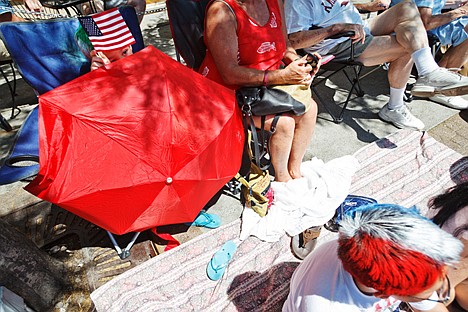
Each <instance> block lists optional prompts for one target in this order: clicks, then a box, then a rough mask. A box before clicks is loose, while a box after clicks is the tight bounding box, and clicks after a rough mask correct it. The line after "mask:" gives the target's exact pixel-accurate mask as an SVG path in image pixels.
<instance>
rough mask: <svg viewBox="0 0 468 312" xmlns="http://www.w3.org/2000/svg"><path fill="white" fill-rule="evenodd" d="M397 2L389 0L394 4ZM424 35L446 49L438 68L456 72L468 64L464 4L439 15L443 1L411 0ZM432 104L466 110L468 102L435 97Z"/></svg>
mask: <svg viewBox="0 0 468 312" xmlns="http://www.w3.org/2000/svg"><path fill="white" fill-rule="evenodd" d="M399 2H401V0H392V3H391V5H392V6H393V5H395V4H397V3H399ZM414 2H415V3H416V5H417V6H418V9H419V13H420V15H421V20H422V21H423V24H424V26H425V27H426V29H427V31H428V33H430V34H432V35H435V36H436V37H437V38H438V39H439V41H440V43H441V44H442V45H446V46H450V47H449V48H448V50H447V51H446V52H445V53H444V55H443V57H442V59H441V60H440V61H439V66H440V67H445V68H448V69H452V68H453V69H459V68H461V67H462V66H463V65H464V64H466V63H468V40H467V38H468V2H466V1H459V0H457V1H456V2H455V5H456V6H457V7H456V8H455V9H452V10H448V11H445V10H444V12H442V10H443V9H444V7H445V6H446V0H414ZM430 99H431V100H433V101H434V102H437V103H440V104H444V105H446V106H449V107H452V108H456V109H467V108H468V101H467V100H465V99H463V98H462V97H448V96H443V95H436V96H433V97H430Z"/></svg>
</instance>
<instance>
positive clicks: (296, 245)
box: [291, 226, 322, 260]
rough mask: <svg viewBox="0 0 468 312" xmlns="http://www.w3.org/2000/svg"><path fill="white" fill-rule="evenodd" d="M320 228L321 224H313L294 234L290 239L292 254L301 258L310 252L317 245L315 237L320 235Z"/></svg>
mask: <svg viewBox="0 0 468 312" xmlns="http://www.w3.org/2000/svg"><path fill="white" fill-rule="evenodd" d="M321 230H322V226H313V227H311V228H308V229H307V230H305V231H304V232H302V233H300V234H298V235H296V236H294V237H293V238H292V240H291V249H292V251H293V254H294V255H295V256H296V257H297V258H299V259H301V260H302V259H304V258H305V257H306V256H307V255H308V254H310V253H311V252H312V250H314V248H315V246H316V245H317V238H318V237H319V236H320V231H321Z"/></svg>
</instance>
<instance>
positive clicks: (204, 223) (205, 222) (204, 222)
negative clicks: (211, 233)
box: [189, 211, 221, 229]
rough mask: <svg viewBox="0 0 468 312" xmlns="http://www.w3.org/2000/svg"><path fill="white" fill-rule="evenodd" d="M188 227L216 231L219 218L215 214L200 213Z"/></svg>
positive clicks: (219, 223) (219, 222) (219, 221)
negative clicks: (199, 227)
mask: <svg viewBox="0 0 468 312" xmlns="http://www.w3.org/2000/svg"><path fill="white" fill-rule="evenodd" d="M189 224H190V223H189ZM190 225H193V226H201V227H206V228H209V229H216V228H217V227H219V226H220V225H221V218H220V217H219V216H217V215H215V214H211V213H206V212H204V211H201V212H200V213H199V214H198V216H197V217H196V218H195V220H194V221H193V222H192V223H191V224H190Z"/></svg>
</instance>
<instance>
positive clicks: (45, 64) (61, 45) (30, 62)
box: [0, 6, 144, 185]
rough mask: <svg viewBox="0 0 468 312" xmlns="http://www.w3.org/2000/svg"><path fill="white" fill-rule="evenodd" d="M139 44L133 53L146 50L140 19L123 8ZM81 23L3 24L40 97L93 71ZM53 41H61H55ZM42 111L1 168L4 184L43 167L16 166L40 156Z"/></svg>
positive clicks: (17, 61)
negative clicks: (80, 37)
mask: <svg viewBox="0 0 468 312" xmlns="http://www.w3.org/2000/svg"><path fill="white" fill-rule="evenodd" d="M119 10H120V12H121V14H122V16H123V18H124V20H125V21H126V23H127V24H128V26H129V28H130V31H131V32H132V35H133V36H134V38H135V41H136V43H135V44H134V45H133V46H132V48H133V51H135V52H136V51H139V50H141V49H142V48H143V47H144V44H143V36H142V34H141V30H140V26H139V23H138V18H137V16H136V13H135V10H134V8H133V7H128V6H125V7H121V8H120V9H119ZM78 26H79V22H78V19H76V18H70V19H68V18H67V19H54V20H41V21H34V22H21V23H18V22H17V23H2V24H0V36H1V37H2V39H4V42H5V43H6V46H7V48H8V51H9V52H10V55H11V57H12V59H13V61H14V62H15V64H16V66H17V68H18V70H19V72H20V73H21V75H22V77H23V79H24V80H25V81H26V82H27V83H28V84H29V85H30V86H32V87H33V89H34V90H36V92H37V93H38V94H43V93H45V92H47V91H49V90H52V89H54V88H56V87H58V86H60V85H62V84H64V83H66V82H68V81H70V80H72V79H75V78H77V77H79V76H81V75H83V74H85V73H86V72H87V71H89V67H90V63H89V61H88V60H87V59H86V57H85V56H84V55H83V53H82V52H81V50H80V49H79V47H78V45H77V44H76V41H75V32H76V30H77V29H78ZM51 38H60V40H54V41H52V40H51ZM37 111H38V108H37V107H36V108H34V109H33V110H32V112H31V113H30V116H28V118H27V119H26V121H25V122H24V124H23V125H22V127H21V129H20V131H19V132H18V134H17V138H16V140H15V144H14V145H13V147H12V148H11V150H10V152H9V154H8V156H7V158H6V160H5V163H4V164H3V165H2V167H0V185H5V184H10V183H13V182H16V181H20V180H23V179H26V178H29V177H31V176H33V175H35V174H37V172H38V170H39V166H38V165H37V164H32V165H29V166H15V164H18V162H23V161H25V160H29V161H31V160H32V161H37V160H38V157H39V139H38V121H37V119H38V113H37Z"/></svg>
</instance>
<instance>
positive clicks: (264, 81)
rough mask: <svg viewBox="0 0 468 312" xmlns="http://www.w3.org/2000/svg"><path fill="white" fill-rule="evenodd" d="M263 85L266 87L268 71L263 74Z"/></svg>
mask: <svg viewBox="0 0 468 312" xmlns="http://www.w3.org/2000/svg"><path fill="white" fill-rule="evenodd" d="M263 85H264V86H265V87H266V86H267V85H268V69H266V70H265V71H264V72H263Z"/></svg>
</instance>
